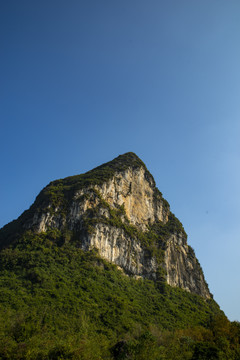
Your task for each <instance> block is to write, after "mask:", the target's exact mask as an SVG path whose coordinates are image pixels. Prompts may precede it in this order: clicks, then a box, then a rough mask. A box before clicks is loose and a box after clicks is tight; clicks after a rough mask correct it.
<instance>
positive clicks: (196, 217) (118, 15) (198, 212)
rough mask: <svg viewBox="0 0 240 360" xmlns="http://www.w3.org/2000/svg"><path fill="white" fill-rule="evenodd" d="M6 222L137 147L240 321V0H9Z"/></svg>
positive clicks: (0, 38)
mask: <svg viewBox="0 0 240 360" xmlns="http://www.w3.org/2000/svg"><path fill="white" fill-rule="evenodd" d="M0 44H1V46H0V63H1V66H0V92H1V96H0V101H1V104H0V119H1V132H0V135H1V141H0V154H1V177H0V196H1V203H0V204H1V205H0V226H3V225H4V224H6V223H8V222H9V221H11V220H12V219H14V218H17V217H18V216H19V215H20V214H21V213H22V212H23V211H24V210H25V209H27V208H28V207H29V206H30V205H31V203H32V202H33V201H34V199H35V197H36V195H37V194H38V192H39V191H40V190H41V189H42V188H43V187H44V186H45V185H46V184H48V183H49V182H50V181H51V180H54V179H58V178H63V177H66V176H69V175H74V174H79V173H82V172H85V171H87V170H90V169H91V168H93V167H95V166H97V165H99V164H101V163H103V162H106V161H108V160H111V159H113V158H114V157H116V156H118V155H119V154H122V153H125V152H128V151H133V152H135V153H136V154H137V155H138V156H139V157H140V158H141V159H142V160H143V161H144V162H145V163H146V165H147V167H148V168H149V170H150V171H151V172H152V174H153V176H154V177H155V180H156V183H157V185H158V187H159V189H160V191H162V193H163V195H164V196H165V198H166V199H167V200H168V201H169V203H170V205H171V209H172V211H173V212H174V213H175V214H176V216H177V217H179V219H180V220H181V221H182V222H183V224H184V227H185V229H186V231H187V233H188V235H189V238H188V241H189V244H190V245H192V246H193V248H194V249H195V251H196V254H197V257H198V258H199V260H200V263H201V265H202V267H203V270H204V273H205V276H206V280H207V282H208V283H209V286H210V290H211V292H212V293H213V294H214V298H215V300H216V301H217V302H218V303H219V304H220V306H221V308H222V309H223V310H224V311H225V313H226V315H227V316H228V317H229V318H230V319H231V320H240V308H239V304H240V286H239V285H240V280H239V274H240V261H239V258H240V221H239V219H240V190H239V184H240V169H239V159H240V141H239V139H240V121H239V117H240V2H239V0H229V1H226V0H211V1H209V0H201V1H200V0H199V1H192V0H188V1H185V0H182V1H179V0H168V1H161V0H150V1H143V0H131V1H129V0H121V1H112V0H108V1H107V0H102V1H98V0H89V1H81V0H69V1H66V0H65V1H63V0H41V1H32V0H21V1H19V0H15V1H14V0H1V2H0Z"/></svg>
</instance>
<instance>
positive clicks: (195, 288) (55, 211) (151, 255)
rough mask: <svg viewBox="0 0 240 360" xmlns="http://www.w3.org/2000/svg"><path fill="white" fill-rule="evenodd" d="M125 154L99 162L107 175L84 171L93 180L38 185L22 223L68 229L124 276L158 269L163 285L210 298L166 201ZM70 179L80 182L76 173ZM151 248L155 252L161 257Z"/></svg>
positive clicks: (153, 275) (137, 161)
mask: <svg viewBox="0 0 240 360" xmlns="http://www.w3.org/2000/svg"><path fill="white" fill-rule="evenodd" d="M130 154H131V156H130V155H129V154H125V155H122V156H120V157H118V158H117V159H115V160H113V161H112V162H110V163H107V164H106V165H105V164H104V165H103V166H102V169H103V170H105V168H104V166H106V169H109V168H110V169H111V166H113V167H114V171H112V172H110V175H108V176H107V177H106V176H105V175H104V176H105V177H106V179H105V178H104V181H101V177H99V175H98V181H96V183H94V176H95V173H96V171H97V170H98V168H96V170H95V169H94V170H92V171H91V172H89V177H91V176H92V177H93V181H92V180H91V182H90V181H88V182H87V181H86V184H85V183H84V184H83V185H82V183H81V186H79V188H76V186H75V182H74V181H75V180H74V179H75V177H72V178H69V179H70V180H68V178H67V180H65V179H63V180H59V181H56V182H54V184H53V185H54V186H53V185H51V184H50V185H49V186H48V187H46V188H45V189H44V190H43V191H44V194H47V195H44V197H43V196H40V197H39V198H40V199H42V198H44V200H41V201H42V202H41V203H40V205H38V206H37V205H36V206H35V207H34V206H33V209H35V208H37V211H33V210H31V212H30V211H29V215H27V216H26V215H25V218H26V220H24V223H23V225H22V226H23V228H24V229H33V230H34V231H37V232H46V231H47V230H48V229H49V228H51V229H54V228H56V229H58V230H60V231H63V232H64V231H66V230H67V231H70V232H72V233H73V234H74V238H75V239H76V238H77V241H78V244H79V246H81V247H82V249H84V250H86V251H88V250H90V249H93V248H95V249H97V250H98V252H99V255H100V256H101V257H103V258H104V259H106V260H108V261H109V262H112V263H114V264H116V265H117V266H119V267H120V268H121V269H122V270H123V272H124V273H126V274H128V275H130V276H135V277H137V278H139V277H143V278H149V279H153V280H157V278H158V275H157V274H158V272H159V269H160V268H161V269H162V271H161V273H162V274H164V277H165V281H166V282H167V283H168V284H169V285H171V286H174V287H180V288H183V289H185V290H187V291H189V292H192V293H196V294H199V295H201V296H202V297H204V298H206V299H207V298H210V297H211V294H210V293H209V290H208V286H207V284H206V282H205V279H204V275H203V272H202V269H201V266H200V264H199V262H198V260H197V259H196V257H195V254H194V251H193V250H192V248H191V247H190V246H188V244H187V236H186V234H185V232H184V229H183V228H181V226H180V227H179V226H178V228H174V227H173V226H169V216H170V214H171V213H170V208H169V204H168V203H167V202H166V200H164V199H163V197H162V194H161V193H160V192H159V191H158V189H157V188H156V186H155V181H154V179H153V177H152V175H151V174H150V173H149V172H148V170H147V169H146V167H145V165H144V164H143V163H142V162H141V160H140V159H139V158H138V157H137V156H136V155H135V154H132V153H130ZM129 156H130V160H131V161H133V164H134V165H131V161H129ZM119 159H120V161H119ZM125 160H126V161H127V165H126V166H125V162H124V161H125ZM118 161H119V164H120V165H119V168H118ZM123 165H124V166H123ZM101 171H102V170H101ZM87 174H88V173H87ZM97 174H98V173H97ZM104 174H105V173H104ZM100 175H101V174H100ZM85 177H86V176H85ZM99 178H100V181H99ZM76 179H77V180H76V181H82V180H81V177H80V178H79V176H78V178H77V177H76ZM79 179H80V180H79ZM69 184H70V185H69ZM52 194H53V195H52ZM40 195H41V193H40ZM50 195H51V196H50ZM39 198H37V200H36V202H39V201H40V200H39ZM58 198H59V199H60V200H59V199H58ZM56 199H57V201H56ZM43 204H44V205H43ZM25 218H24V219H25ZM177 221H178V220H177ZM178 223H179V224H181V223H180V222H179V221H178ZM156 224H158V225H159V224H160V225H161V226H162V229H164V232H163V233H161V234H160V233H159V232H158V231H155V230H154V229H155V228H154V226H155V225H156ZM153 231H155V233H154V242H153V243H151V241H153V240H151V241H150V240H149V241H148V239H149V237H147V236H146V234H150V232H153ZM151 234H152V233H151ZM162 234H163V235H164V236H163V235H162ZM151 239H153V237H151ZM156 253H161V254H162V255H161V257H159V256H157V255H156Z"/></svg>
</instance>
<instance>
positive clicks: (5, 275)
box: [0, 230, 240, 360]
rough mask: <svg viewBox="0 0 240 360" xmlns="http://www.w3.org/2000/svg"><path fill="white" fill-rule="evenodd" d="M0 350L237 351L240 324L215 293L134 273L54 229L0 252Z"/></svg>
mask: <svg viewBox="0 0 240 360" xmlns="http://www.w3.org/2000/svg"><path fill="white" fill-rule="evenodd" d="M0 267H1V268H0V270H1V272H0V281H1V298H0V302H1V305H0V358H1V359H2V360H4V359H11V360H14V359H19V360H20V359H27V360H30V359H31V360H34V359H35V360H45V359H49V360H50V359H52V360H53V359H84V360H90V359H91V360H100V359H109V360H110V359H116V360H120V359H139V360H140V359H146V360H147V359H152V360H160V359H167V360H171V359H172V360H176V359H179V360H180V359H185V360H186V359H206V360H207V359H208V360H209V359H221V360H223V359H240V345H239V342H240V325H239V323H237V322H233V323H231V322H230V321H229V320H228V319H227V318H226V316H225V315H224V314H223V312H222V311H220V309H219V307H218V305H217V304H216V303H215V302H214V300H212V299H210V300H204V299H202V298H201V297H200V296H198V295H194V294H190V293H188V292H186V291H184V290H181V289H178V288H172V287H170V286H168V285H167V284H165V283H163V282H161V281H160V282H154V281H151V280H143V279H138V280H137V279H134V278H132V277H129V276H127V275H125V274H124V273H123V272H122V271H121V270H119V269H118V268H117V267H116V266H115V265H113V264H110V263H108V262H106V261H104V260H103V259H101V258H100V257H99V256H98V253H97V250H92V251H89V252H84V251H82V250H81V249H80V248H79V247H78V246H77V244H76V243H74V241H69V238H68V236H67V234H65V235H63V234H61V233H60V232H59V231H57V230H51V231H48V232H46V233H42V234H34V233H32V232H31V231H28V232H26V233H25V234H24V235H23V236H22V237H21V238H20V239H19V240H18V242H17V243H15V244H14V245H11V246H9V247H7V248H5V249H3V250H2V251H1V257H0Z"/></svg>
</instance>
